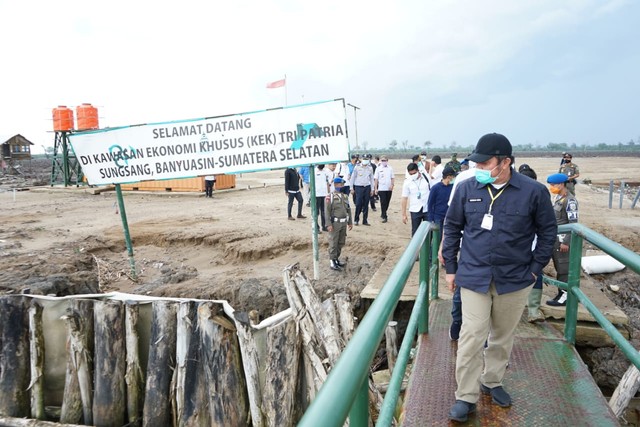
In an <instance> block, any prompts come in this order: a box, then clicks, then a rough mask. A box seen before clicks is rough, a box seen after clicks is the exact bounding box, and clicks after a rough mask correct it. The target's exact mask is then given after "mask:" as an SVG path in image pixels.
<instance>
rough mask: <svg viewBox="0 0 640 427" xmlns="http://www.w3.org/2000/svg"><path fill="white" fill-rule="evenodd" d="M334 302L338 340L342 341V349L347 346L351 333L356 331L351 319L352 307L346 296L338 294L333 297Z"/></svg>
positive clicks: (349, 299)
mask: <svg viewBox="0 0 640 427" xmlns="http://www.w3.org/2000/svg"><path fill="white" fill-rule="evenodd" d="M334 299H335V301H336V312H337V314H338V325H339V329H338V330H339V331H340V338H341V340H342V349H344V347H345V346H346V345H347V343H348V342H349V340H350V339H351V336H352V335H353V331H354V330H355V329H356V326H355V322H354V318H353V307H352V306H351V298H350V297H349V295H348V294H345V293H339V294H335V295H334Z"/></svg>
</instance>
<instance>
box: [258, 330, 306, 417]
mask: <svg viewBox="0 0 640 427" xmlns="http://www.w3.org/2000/svg"><path fill="white" fill-rule="evenodd" d="M299 360H300V340H299V339H298V334H297V325H296V322H295V320H294V319H293V318H289V319H287V320H285V321H284V322H281V323H280V324H278V325H274V326H271V327H269V328H267V354H266V363H265V382H264V394H263V399H262V408H263V412H264V414H265V420H266V423H265V424H266V425H267V426H274V427H279V426H283V427H287V426H294V425H296V423H297V421H298V420H295V419H294V418H293V410H294V405H295V403H296V389H297V387H296V386H297V383H298V375H297V373H298V361H299Z"/></svg>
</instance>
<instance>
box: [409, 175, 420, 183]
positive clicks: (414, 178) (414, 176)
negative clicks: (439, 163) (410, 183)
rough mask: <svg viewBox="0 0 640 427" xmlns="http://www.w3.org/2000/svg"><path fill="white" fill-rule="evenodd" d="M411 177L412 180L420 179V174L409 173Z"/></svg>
mask: <svg viewBox="0 0 640 427" xmlns="http://www.w3.org/2000/svg"><path fill="white" fill-rule="evenodd" d="M411 179H412V180H414V181H417V180H419V179H420V174H419V173H416V174H414V175H411Z"/></svg>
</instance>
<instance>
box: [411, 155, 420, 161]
mask: <svg viewBox="0 0 640 427" xmlns="http://www.w3.org/2000/svg"><path fill="white" fill-rule="evenodd" d="M419 159H420V154H416V155H415V156H413V157H412V158H411V161H412V162H417V161H418V160H419Z"/></svg>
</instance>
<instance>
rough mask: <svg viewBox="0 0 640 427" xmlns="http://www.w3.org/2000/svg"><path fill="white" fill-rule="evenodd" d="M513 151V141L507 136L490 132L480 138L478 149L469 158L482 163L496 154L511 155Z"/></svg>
mask: <svg viewBox="0 0 640 427" xmlns="http://www.w3.org/2000/svg"><path fill="white" fill-rule="evenodd" d="M511 152H512V151H511V143H510V142H509V140H508V139H507V137H506V136H504V135H501V134H499V133H488V134H486V135H485V136H483V137H482V138H480V139H479V140H478V143H477V144H476V149H475V150H473V153H471V155H470V156H469V157H467V159H469V160H471V161H472V162H476V163H482V162H486V161H487V160H489V159H490V158H492V157H495V156H511Z"/></svg>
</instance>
